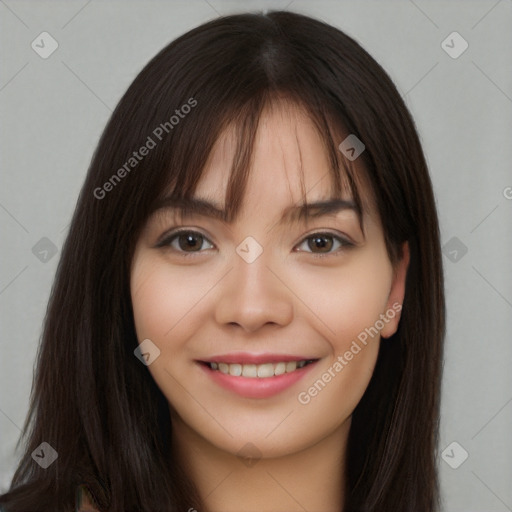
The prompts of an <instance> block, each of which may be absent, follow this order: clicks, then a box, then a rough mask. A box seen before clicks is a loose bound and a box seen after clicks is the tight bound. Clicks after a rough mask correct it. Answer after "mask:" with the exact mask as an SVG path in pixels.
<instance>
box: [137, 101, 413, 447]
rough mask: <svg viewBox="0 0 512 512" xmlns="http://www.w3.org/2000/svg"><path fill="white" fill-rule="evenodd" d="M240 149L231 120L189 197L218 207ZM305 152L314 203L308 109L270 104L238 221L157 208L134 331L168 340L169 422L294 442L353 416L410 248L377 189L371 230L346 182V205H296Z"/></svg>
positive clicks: (148, 230)
mask: <svg viewBox="0 0 512 512" xmlns="http://www.w3.org/2000/svg"><path fill="white" fill-rule="evenodd" d="M299 148H300V149H299ZM233 150H234V143H233V139H232V137H230V132H226V133H225V135H224V136H223V137H221V138H220V139H219V141H218V143H217V145H216V146H215V148H214V150H213V152H212V154H211V155H210V160H209V162H208V165H207V167H206V168H205V172H204V173H203V176H202V178H201V181H200V183H199V185H198V187H197V189H196V191H195V194H194V199H201V200H203V201H208V202H210V203H213V204H214V205H215V206H216V207H217V208H218V209H223V207H224V204H223V202H224V197H225V190H226V185H227V179H228V171H229V169H230V166H231V157H232V154H233ZM301 165H302V169H303V174H304V176H303V180H304V185H305V187H304V190H305V191H306V198H307V202H308V204H311V203H316V202H324V201H328V200H329V199H332V194H331V182H330V177H329V172H328V160H327V156H326V153H325V149H324V147H323V145H322V142H321V140H320V138H319V135H318V134H317V132H316V130H315V128H314V126H313V124H312V122H311V121H310V120H308V118H307V117H306V116H304V115H303V114H301V113H300V112H299V111H298V110H297V109H296V108H294V107H292V106H290V105H284V104H283V105H282V106H281V108H277V109H274V110H272V111H270V110H268V111H266V112H265V113H264V115H263V116H262V118H261V120H260V127H259V131H258V133H257V139H256V142H255V146H254V154H253V161H252V164H251V169H250V175H249V178H248V183H247V189H246V190H247V192H246V194H245V197H244V199H243V203H242V208H241V210H240V212H239V215H238V216H237V218H236V219H235V220H234V221H233V223H231V224H227V223H224V222H223V221H222V220H221V219H217V218H216V217H215V216H214V215H213V214H204V212H203V213H201V211H196V212H191V211H188V213H183V214H180V211H179V210H178V209H166V210H161V211H159V212H157V213H156V214H155V215H154V216H153V217H151V218H150V219H149V220H148V222H147V224H146V226H145V228H144V230H143V232H142V234H141V236H140V238H139V240H138V243H137V246H136V250H135V254H134V258H133V262H132V268H131V296H132V304H133V311H134V318H135V325H136V330H137V336H138V339H139V343H140V342H142V341H143V340H145V339H150V340H151V342H152V343H153V344H154V345H156V346H157V347H158V349H159V350H160V355H159V356H158V357H157V358H156V359H155V360H154V362H152V363H151V364H150V365H149V366H148V370H149V371H150V372H151V375H152V376H153V378H154V380H155V381H156V383H157V385H158V386H159V388H160V389H161V391H162V392H163V394H164V395H165V396H166V398H167V399H168V402H169V406H170V410H171V417H172V421H173V428H174V429H175V430H176V431H178V432H179V431H180V430H181V431H185V430H186V431H188V432H192V433H193V434H194V435H195V436H199V437H200V438H201V439H202V440H203V441H206V442H208V443H209V444H210V445H211V446H213V447H216V448H217V449H221V450H223V451H225V452H228V453H232V454H237V453H239V450H240V449H241V448H242V447H244V446H245V445H246V443H248V442H250V443H252V444H254V445H255V446H256V447H257V449H258V450H259V452H260V454H261V456H263V457H267V456H268V457H270V456H282V455H286V454H291V453H294V452H298V451H300V450H303V449H305V448H307V447H310V446H313V445H315V444H316V443H318V442H319V441H320V440H322V439H324V438H326V437H327V436H329V435H330V434H332V433H334V432H335V431H336V430H338V429H340V428H343V426H347V424H348V425H349V424H350V418H351V414H352V412H353V410H354V408H355V407H356V405H357V403H358V402H359V400H360V399H361V397H362V395H363V393H364V391H365V389H366V387H367V385H368V383H369V381H370V378H371V376H372V372H373V369H374V366H375V362H376V358H377V354H378V350H379V344H380V343H381V337H382V338H386V337H389V336H390V335H392V334H393V333H394V332H395V331H396V328H397V326H398V322H399V317H400V314H399V309H400V305H401V304H402V302H403V295H404V286H405V272H406V268H407V262H408V255H407V254H408V253H407V247H406V246H405V255H406V257H404V259H403V260H402V262H401V263H400V264H399V265H397V266H396V267H395V268H393V266H392V265H391V262H390V260H389V258H388V255H387V253H386V248H385V243H384V235H383V231H382V228H381V225H380V221H379V218H378V217H377V215H376V214H375V212H374V211H373V210H371V209H370V207H369V206H368V204H369V203H370V201H366V204H367V208H369V209H368V210H367V211H366V212H365V214H364V217H363V218H364V233H363V231H362V230H361V228H360V226H359V222H358V217H357V214H356V212H355V211H354V210H353V209H351V208H350V207H349V206H350V201H351V200H352V198H351V197H350V195H349V194H348V193H347V194H345V195H344V197H343V199H344V200H345V201H346V202H345V203H339V204H338V205H337V206H338V209H335V210H334V209H333V210H332V211H330V212H328V213H326V212H325V211H323V212H322V210H321V209H320V208H317V209H314V208H312V209H311V213H312V214H313V213H314V214H316V215H314V216H311V217H310V218H309V219H305V218H304V217H303V216H302V217H301V216H298V215H294V212H295V213H297V211H298V209H297V208H298V207H299V206H300V204H302V199H303V196H302V189H301V173H300V168H301ZM356 165H357V161H356ZM347 205H348V206H347ZM335 206H336V205H335ZM284 212H287V214H286V215H283V213H284ZM177 230H179V232H177ZM382 342H385V341H382ZM347 422H348V423H347Z"/></svg>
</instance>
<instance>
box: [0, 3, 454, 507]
mask: <svg viewBox="0 0 512 512" xmlns="http://www.w3.org/2000/svg"><path fill="white" fill-rule="evenodd" d="M444 328H445V303H444V291H443V275H442V264H441V257H440V244H439V227H438V219H437V213H436V209H435V202H434V197H433V193H432V186H431V182H430V178H429V175H428V170H427V166H426V163H425V159H424V156H423V152H422V149H421V146H420V143H419V140H418V136H417V134H416V130H415V127H414V123H413V121H412V119H411V117H410V115H409V113H408V111H407V109H406V107H405V105H404V103H403V101H402V100H401V98H400V96H399V94H398V92H397V90H396V88H395V87H394V85H393V84H392V82H391V80H390V79H389V77H388V76H387V75H386V73H385V72H384V71H383V70H382V68H381V67H380V66H379V65H378V64H377V63H376V62H375V61H374V60H373V59H372V58H371V57H370V56H369V55H368V54H367V53H366V52H365V51H364V50H363V49H362V48H361V47H360V46H359V45H358V44H357V43H356V42H355V41H354V40H352V39H351V38H349V37H348V36H347V35H345V34H344V33H342V32H341V31H339V30H338V29H336V28H334V27H331V26H329V25H327V24H325V23H323V22H320V21H317V20H314V19H311V18H309V17H306V16H302V15H299V14H294V13H291V12H271V13H268V14H242V15H235V16H227V17H223V18H219V19H216V20H214V21H211V22H209V23H206V24H204V25H202V26H200V27H197V28H196V29H194V30H192V31H190V32H188V33H186V34H185V35H183V36H181V37H180V38H178V39H177V40H175V41H174V42H172V43H171V44H170V45H169V46H167V47H166V48H164V49H163V50H162V51H161V52H160V53H159V54H158V55H156V56H155V57H154V58H153V59H152V60H151V61H150V62H149V63H148V64H147V66H146V67H145V68H144V69H143V70H142V72H141V73H140V74H139V75H138V76H137V78H136V79H135V80H134V82H133V84H132V85H131V86H130V87H129V89H128V90H127V92H126V93H125V95H124V96H123V98H122V99H121V101H120V102H119V104H118V106H117V108H116V109H115V111H114V113H113V115H112V118H111V119H110V121H109V123H108V125H107V127H106V129H105V131H104V133H103V135H102V137H101V140H100V142H99V145H98V148H97V150H96V152H95V154H94V157H93V160H92V163H91V166H90V168H89V172H88V174H87V177H86V180H85V184H84V186H83V188H82V191H81V193H80V197H79V200H78V204H77V208H76V211H75V214H74V217H73V220H72V224H71V227H70V232H69V236H68V238H67V240H66V243H65V246H64V248H63V252H62V257H61V261H60V263H59V268H58V272H57V276H56V281H55V285H54V288H53V290H52V295H51V299H50V304H49V308H48V312H47V317H46V320H45V326H44V332H43V337H42V343H41V348H40V352H39V355H38V365H37V374H36V377H35V382H34V387H33V395H32V401H31V408H30V413H29V416H28V417H27V421H26V425H25V431H26V432H27V433H28V434H27V435H28V440H27V444H26V451H25V453H26V455H25V456H24V457H23V458H22V460H21V462H20V465H19V467H18V468H17V471H16V473H15V475H14V477H13V482H12V486H11V489H10V491H9V492H8V493H7V494H4V495H3V496H2V497H1V498H0V504H2V505H3V507H4V510H6V511H8V512H11V511H20V510H24V511H26V510H52V511H55V510H59V511H60V510H64V511H70V510H72V509H73V507H76V508H80V507H81V506H82V505H80V504H78V505H77V504H76V503H78V502H82V503H83V502H85V503H87V504H88V505H87V506H89V507H94V509H96V510H116V511H117V510H123V511H127V510H138V511H155V510H162V511H164V510H165V511H171V510H176V511H177V510H189V511H192V510H198V511H203V510H208V511H211V512H217V511H221V510H222V511H223V512H230V511H238V512H240V511H253V510H254V511H256V510H258V511H261V510H265V511H275V512H278V511H280V512H283V511H292V510H310V511H343V512H349V511H363V510H364V511H384V512H386V511H396V512H399V511H418V510H421V511H434V510H437V507H438V499H439V496H438V481H437V472H436V463H435V453H436V447H437V425H438V421H439V395H440V379H441V361H442V343H443V337H444ZM29 427H30V430H29ZM42 442H46V443H48V444H49V445H50V446H51V447H52V449H54V450H55V452H56V453H57V454H58V457H57V458H56V459H55V461H54V462H53V463H51V464H50V465H48V467H46V469H43V468H42V467H41V465H40V464H36V463H35V462H36V460H35V458H34V456H33V455H32V454H34V453H44V451H43V452H37V450H41V448H40V446H41V443H42ZM44 446H46V445H44ZM83 496H85V499H82V498H83Z"/></svg>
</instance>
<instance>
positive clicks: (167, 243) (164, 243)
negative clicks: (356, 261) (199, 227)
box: [155, 229, 354, 258]
mask: <svg viewBox="0 0 512 512" xmlns="http://www.w3.org/2000/svg"><path fill="white" fill-rule="evenodd" d="M182 234H194V235H199V236H201V237H203V239H204V240H206V241H208V243H210V244H211V245H213V244H212V243H211V242H210V241H209V239H208V238H207V237H206V236H205V235H203V233H201V232H200V231H195V230H192V229H179V230H176V231H172V232H171V233H169V234H168V235H167V236H165V237H164V238H163V240H161V241H160V242H158V243H157V244H156V246H155V247H157V248H160V247H170V248H171V249H172V250H173V251H175V252H177V253H178V254H180V255H181V256H183V257H185V258H189V257H197V256H200V255H201V253H203V252H204V251H192V252H187V251H182V250H179V249H175V248H174V247H171V243H172V242H173V241H174V240H175V239H177V237H178V236H179V235H182ZM315 236H328V237H332V238H333V239H334V240H335V241H337V242H338V243H339V244H340V247H338V249H337V250H335V251H333V252H328V253H314V252H311V251H302V250H301V251H298V252H305V253H309V254H311V255H312V256H313V257H314V258H326V257H329V256H337V255H339V254H340V252H342V251H343V249H348V248H350V247H354V244H353V243H352V242H349V241H348V240H347V239H345V238H343V237H341V236H339V235H335V234H334V233H330V232H328V231H316V232H314V233H311V234H310V235H308V236H306V237H305V238H303V239H302V241H301V242H300V243H299V244H298V245H299V246H300V245H302V244H303V243H305V242H306V241H307V240H309V239H311V238H315Z"/></svg>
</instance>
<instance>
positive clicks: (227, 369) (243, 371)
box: [209, 360, 311, 379]
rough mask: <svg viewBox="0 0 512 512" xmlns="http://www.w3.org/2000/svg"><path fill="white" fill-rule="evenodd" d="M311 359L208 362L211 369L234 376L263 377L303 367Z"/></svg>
mask: <svg viewBox="0 0 512 512" xmlns="http://www.w3.org/2000/svg"><path fill="white" fill-rule="evenodd" d="M308 362H311V360H308V361H306V360H303V361H288V362H281V363H264V364H258V365H256V364H239V363H232V364H227V363H209V365H210V368H211V369H212V370H218V371H220V372H221V373H224V374H226V375H228V374H229V375H233V376H234V377H240V376H242V377H248V378H252V379H254V378H257V377H258V378H260V379H265V378H268V377H273V376H274V375H283V374H284V373H291V372H294V371H295V370H297V369H299V368H304V366H306V364H307V363H308Z"/></svg>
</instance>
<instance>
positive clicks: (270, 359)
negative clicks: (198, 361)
mask: <svg viewBox="0 0 512 512" xmlns="http://www.w3.org/2000/svg"><path fill="white" fill-rule="evenodd" d="M311 359H318V358H316V357H308V356H293V355H290V354H270V353H263V354H250V353H249V352H232V353H230V354H224V355H218V356H212V357H210V358H208V359H205V360H204V361H205V362H209V363H227V364H234V363H240V364H264V363H281V362H284V363H287V362H288V361H309V360H311Z"/></svg>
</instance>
